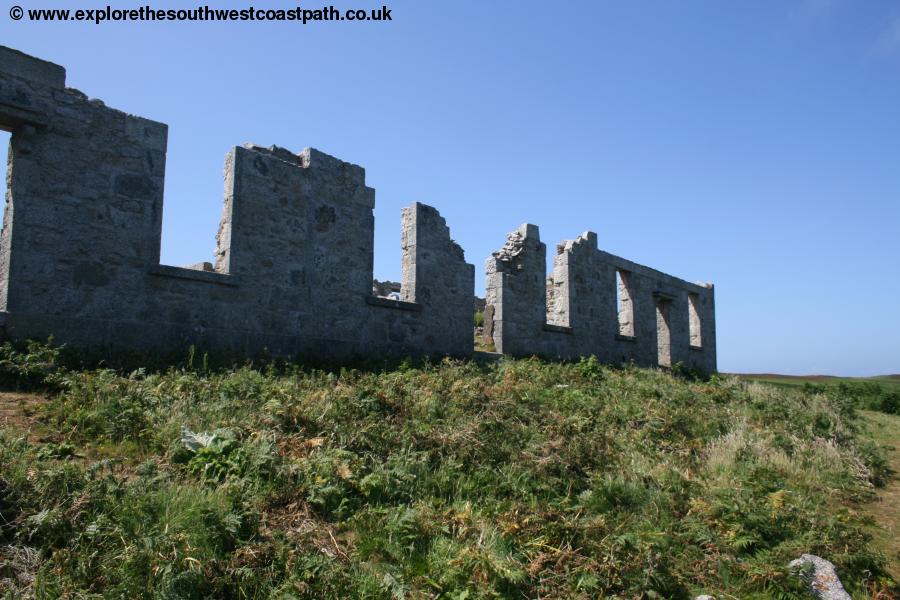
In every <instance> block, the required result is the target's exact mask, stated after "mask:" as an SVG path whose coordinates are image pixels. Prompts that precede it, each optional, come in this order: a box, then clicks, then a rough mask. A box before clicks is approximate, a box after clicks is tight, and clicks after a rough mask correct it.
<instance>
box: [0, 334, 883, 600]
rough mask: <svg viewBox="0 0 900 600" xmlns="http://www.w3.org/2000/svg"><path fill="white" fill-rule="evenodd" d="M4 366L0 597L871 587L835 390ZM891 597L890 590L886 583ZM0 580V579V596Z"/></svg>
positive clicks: (662, 592)
mask: <svg viewBox="0 0 900 600" xmlns="http://www.w3.org/2000/svg"><path fill="white" fill-rule="evenodd" d="M32 350H33V352H32V353H31V354H17V353H13V352H11V351H10V350H9V349H8V348H7V349H6V351H5V358H4V359H3V360H2V361H0V374H2V375H3V376H4V377H5V381H6V387H7V389H12V388H13V387H16V386H18V387H19V388H23V387H31V388H37V389H42V388H47V389H49V391H47V392H40V393H34V392H30V393H26V394H23V393H15V394H12V393H7V394H3V395H0V402H2V403H3V404H2V406H3V410H2V412H0V465H2V469H0V556H2V559H0V590H3V589H4V587H5V591H6V593H7V594H8V595H10V596H13V597H16V595H17V594H21V595H27V594H34V595H36V596H37V597H46V598H57V597H68V598H101V597H105V598H133V597H145V596H146V597H155V598H357V597H359V598H454V599H459V600H461V599H463V598H470V599H471V598H538V597H540V598H597V597H609V596H617V597H631V598H641V597H643V598H663V597H665V598H688V597H691V595H692V594H696V593H701V592H703V593H709V594H725V593H727V594H730V595H731V596H732V597H739V598H793V597H804V596H803V591H802V588H801V586H800V585H799V584H798V583H797V582H796V578H795V577H793V576H791V575H789V574H788V573H787V572H786V565H787V563H788V562H789V561H790V560H791V559H793V558H796V557H797V556H799V554H801V553H803V552H812V553H815V554H819V555H821V556H824V557H827V558H828V559H829V560H831V561H833V562H834V563H835V564H836V565H837V566H838V569H839V572H840V574H841V576H842V578H843V579H844V582H845V584H846V585H847V587H848V588H849V589H850V590H851V591H852V592H853V593H854V594H855V595H854V597H863V598H864V597H881V598H887V597H890V593H891V592H890V589H891V586H892V585H894V584H893V582H892V580H891V579H890V577H889V575H888V573H887V571H886V565H887V562H886V558H885V556H884V554H883V552H882V551H881V550H880V549H879V548H880V546H878V545H877V542H876V541H873V540H872V538H871V535H870V533H869V532H870V531H871V523H870V522H869V521H867V517H866V516H865V515H866V514H867V513H866V512H865V511H863V510H859V508H860V507H863V506H865V505H866V503H868V502H871V501H872V500H873V499H874V497H875V496H874V493H873V492H874V490H875V489H876V487H875V486H878V485H882V484H883V483H884V482H885V481H886V480H887V469H886V462H885V456H884V454H883V453H882V452H881V451H879V450H878V449H877V448H876V446H875V445H874V444H872V443H870V442H868V441H867V438H866V437H865V436H864V435H862V429H861V428H862V427H863V419H862V417H861V416H860V415H859V414H857V411H856V409H855V406H854V404H853V402H851V401H849V400H847V399H846V398H843V397H841V396H839V395H835V394H832V393H829V392H828V391H827V390H826V391H816V390H814V391H809V390H804V389H802V388H800V389H782V388H776V387H772V386H766V385H760V384H755V383H746V382H742V381H741V380H739V379H737V378H734V377H727V378H713V379H711V380H709V381H700V380H690V379H688V378H685V377H679V376H676V375H671V374H665V373H662V372H657V371H651V370H643V369H636V368H624V369H613V368H608V367H603V366H599V365H598V364H597V363H596V362H595V361H593V360H586V361H582V362H581V363H578V364H553V363H544V362H540V361H537V360H525V361H503V362H501V363H498V364H492V365H479V364H474V363H462V362H449V361H448V362H443V363H440V364H435V365H423V366H416V367H412V366H406V365H401V366H400V367H399V368H396V369H393V370H389V371H383V372H374V371H372V372H366V371H355V370H342V371H337V372H326V371H315V370H304V369H301V368H298V367H291V368H280V369H276V368H274V367H268V368H265V369H261V370H258V369H253V368H251V367H244V368H238V369H230V370H222V371H216V372H209V371H208V370H206V369H187V368H185V369H170V370H167V371H164V372H161V373H148V372H143V371H137V372H133V373H130V374H118V373H116V372H113V371H103V370H93V371H65V370H60V369H58V368H56V367H54V365H53V361H54V356H53V353H52V352H48V351H46V350H42V349H40V348H36V347H35V348H33V349H32ZM894 589H896V588H894ZM0 593H2V592H0Z"/></svg>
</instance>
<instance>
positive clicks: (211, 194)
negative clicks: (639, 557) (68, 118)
mask: <svg viewBox="0 0 900 600" xmlns="http://www.w3.org/2000/svg"><path fill="white" fill-rule="evenodd" d="M334 1H335V5H336V6H337V7H339V8H341V9H345V8H356V7H370V6H380V5H381V4H382V2H380V1H379V2H378V3H377V5H376V4H374V3H370V2H367V1H366V0H334ZM110 2H114V0H110ZM385 2H387V4H388V6H389V7H390V8H391V9H392V17H393V21H391V22H383V23H351V22H340V23H334V22H332V23H313V24H308V25H306V26H301V25H297V24H291V23H227V24H226V23H167V24H164V23H136V24H125V23H107V24H102V25H99V26H98V25H94V24H92V23H74V22H66V23H55V24H51V23H29V22H27V20H22V21H12V20H11V19H9V17H8V16H7V13H8V7H5V6H4V7H3V9H2V10H0V44H3V45H7V46H12V47H14V48H17V49H20V50H22V51H24V52H27V53H29V54H33V55H36V56H39V57H41V58H45V59H48V60H51V61H53V62H57V63H59V64H62V65H64V66H65V67H66V68H67V70H68V84H69V85H70V86H71V87H75V88H78V89H81V90H82V91H84V92H85V93H87V94H88V95H89V96H91V97H95V98H100V99H102V100H104V101H105V102H106V103H107V104H108V105H109V106H113V107H115V108H119V109H122V110H125V111H128V112H131V113H135V114H138V115H141V116H145V117H148V118H151V119H155V120H158V121H163V122H165V123H168V124H169V152H168V171H167V179H166V194H165V198H166V206H165V216H164V224H163V245H162V256H163V262H165V263H168V264H186V263H192V262H198V261H201V260H211V255H212V250H213V248H214V245H215V241H214V236H215V233H216V228H217V225H218V220H219V216H220V211H221V203H222V162H223V158H224V156H225V153H226V152H227V151H228V150H229V148H230V147H231V146H234V145H240V144H243V143H244V142H254V143H256V144H260V145H266V146H268V145H271V144H277V145H280V146H284V147H287V148H290V149H292V150H294V151H298V152H299V151H300V150H301V149H302V148H304V147H306V146H313V147H316V148H319V149H320V150H323V151H325V152H328V153H330V154H334V155H336V156H338V157H340V158H342V159H344V160H348V161H351V162H354V163H357V164H360V165H362V166H364V167H365V168H366V173H367V179H368V183H369V185H372V186H373V187H375V188H376V190H377V193H376V209H375V217H376V239H375V244H376V257H375V276H376V277H378V278H380V279H384V278H391V279H397V278H399V274H400V250H399V236H400V226H399V223H400V208H401V207H402V206H404V205H406V204H408V203H410V202H412V201H421V202H425V203H428V204H432V205H434V206H436V207H437V208H438V209H439V210H440V211H441V213H442V214H443V215H444V216H445V217H446V218H447V221H448V224H449V225H450V228H451V232H452V234H453V236H454V237H455V238H456V240H457V241H459V242H460V244H462V246H463V248H465V251H466V256H467V258H468V260H469V261H470V262H473V263H474V264H475V265H476V290H477V291H478V292H479V293H480V292H482V291H483V289H484V277H483V264H484V259H485V258H486V257H488V256H489V255H490V253H491V252H492V251H494V250H496V249H498V248H499V247H500V246H501V245H502V244H503V241H504V237H505V234H506V233H507V232H508V231H511V230H513V229H514V228H515V227H516V226H518V225H519V224H520V223H522V222H526V221H527V222H531V223H536V224H538V225H539V226H540V227H541V236H542V239H543V240H544V241H545V242H546V243H547V245H548V248H549V249H551V251H550V252H549V254H551V255H552V254H553V253H552V248H553V247H554V246H555V244H556V243H557V242H559V241H561V240H563V239H568V238H572V237H574V236H576V235H578V234H579V233H580V232H582V231H583V230H586V229H591V230H593V231H596V232H597V234H598V237H599V243H600V247H601V248H603V249H605V250H608V251H610V252H613V253H615V254H619V255H621V256H624V257H626V258H629V259H631V260H634V261H637V262H639V263H643V264H646V265H649V266H652V267H655V268H658V269H660V270H662V271H665V272H668V273H671V274H673V275H677V276H679V277H683V278H685V279H688V280H690V281H712V282H714V283H715V284H716V303H717V328H718V347H719V368H720V369H721V370H723V371H741V372H751V371H755V372H762V371H772V372H781V373H798V374H806V373H829V374H847V375H865V374H881V373H900V309H898V301H900V265H898V262H900V3H897V2H895V1H893V0H882V1H877V0H872V1H867V2H855V1H853V0H807V1H803V0H797V1H795V2H786V1H781V0H778V1H765V2H722V1H718V0H717V1H694V2H662V1H661V2H605V1H599V0H585V1H571V2H549V1H544V2H531V1H521V0H517V1H512V0H508V1H504V0H497V1H492V2H485V1H477V0H463V1H452V2H451V1H449V0H448V1H443V2H437V1H428V0H414V1H413V0H385ZM14 3H18V4H21V5H22V6H23V7H24V8H26V9H27V8H52V7H56V6H68V7H71V8H94V7H95V5H102V6H105V5H106V0H103V2H99V3H96V2H91V1H90V0H85V4H78V2H73V1H69V2H65V3H54V2H52V0H17V2H13V1H12V0H7V4H9V5H10V6H11V5H12V4H14ZM209 3H210V4H211V5H213V4H214V0H209ZM141 4H143V2H135V1H134V0H131V1H128V0H123V1H122V2H121V3H120V4H119V5H117V6H118V7H123V8H124V7H133V6H139V5H141ZM247 4H250V2H246V3H234V2H227V1H225V0H222V1H221V2H219V3H217V4H215V6H216V7H222V8H224V7H232V6H233V7H239V8H243V7H245V6H246V5H247ZM253 4H254V5H255V6H257V7H260V8H263V7H265V8H282V7H288V6H293V5H294V4H293V3H288V2H283V1H280V0H268V3H267V2H266V0H255V1H254V2H253ZM303 4H304V6H305V7H307V8H313V7H315V5H314V4H312V3H303ZM153 6H154V7H156V8H165V7H179V8H184V7H192V6H194V5H193V4H189V3H186V2H183V3H172V2H163V1H159V2H153ZM3 141H5V140H3ZM0 185H2V184H0ZM550 258H551V259H552V256H551V257H550Z"/></svg>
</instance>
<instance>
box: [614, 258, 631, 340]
mask: <svg viewBox="0 0 900 600" xmlns="http://www.w3.org/2000/svg"><path fill="white" fill-rule="evenodd" d="M633 298H634V295H633V294H632V290H631V273H630V272H628V271H623V270H621V269H617V270H616V312H617V313H618V315H619V335H621V336H623V337H629V338H631V337H634V300H633Z"/></svg>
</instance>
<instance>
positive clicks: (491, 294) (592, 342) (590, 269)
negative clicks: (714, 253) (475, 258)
mask: <svg viewBox="0 0 900 600" xmlns="http://www.w3.org/2000/svg"><path fill="white" fill-rule="evenodd" d="M546 252H547V248H546V246H545V245H544V244H543V243H542V242H541V240H540V233H539V230H538V228H537V226H536V225H530V224H525V225H522V226H521V227H519V229H517V230H516V231H513V232H512V233H510V234H509V235H508V236H507V240H506V243H505V244H504V245H503V247H502V248H501V249H500V250H499V251H497V252H495V253H494V255H493V256H492V257H491V258H490V259H488V261H487V263H486V265H485V271H486V277H487V279H486V285H485V288H486V300H487V308H486V310H485V332H490V336H491V339H492V340H493V342H494V343H495V345H496V348H497V351H498V352H501V353H503V354H510V355H514V356H529V355H541V356H550V357H555V358H577V357H579V356H588V355H594V356H596V357H597V358H598V359H600V360H601V361H604V362H612V363H618V362H627V361H633V362H634V363H635V364H639V365H645V366H657V365H658V366H665V367H669V366H672V365H674V364H675V363H682V364H684V365H685V366H688V367H692V368H696V369H699V370H702V371H706V372H713V371H715V370H716V341H715V308H714V306H715V299H714V295H713V287H712V286H711V285H695V284H691V283H688V282H686V281H683V280H681V279H677V278H675V277H672V276H670V275H666V274H664V273H660V272H659V271H656V270H654V269H650V268H648V267H644V266H642V265H638V264H635V263H633V262H631V261H628V260H625V259H623V258H620V257H618V256H614V255H612V254H609V253H607V252H603V251H601V250H598V249H597V235H596V234H595V233H593V232H590V231H587V232H585V233H583V234H581V235H580V236H579V237H578V238H576V239H574V240H569V241H566V242H564V243H562V244H560V245H559V246H558V247H557V249H556V258H555V260H554V266H553V273H552V274H551V275H550V276H549V277H545V269H546V267H545V265H546ZM617 274H618V277H617ZM617 294H618V299H617ZM489 315H490V319H489ZM489 321H490V322H489ZM485 337H486V338H487V333H486V336H485Z"/></svg>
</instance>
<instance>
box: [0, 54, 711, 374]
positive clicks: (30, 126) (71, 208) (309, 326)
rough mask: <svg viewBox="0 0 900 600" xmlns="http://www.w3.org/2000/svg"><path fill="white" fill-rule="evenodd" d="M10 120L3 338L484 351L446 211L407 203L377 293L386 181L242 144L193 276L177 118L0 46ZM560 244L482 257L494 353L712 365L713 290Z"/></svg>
mask: <svg viewBox="0 0 900 600" xmlns="http://www.w3.org/2000/svg"><path fill="white" fill-rule="evenodd" d="M0 129H3V130H6V131H11V132H12V136H11V142H10V147H9V154H8V162H7V171H6V178H7V188H8V189H7V194H6V210H5V215H4V221H3V230H2V233H0V327H2V329H3V334H4V335H5V336H6V338H9V339H18V340H23V339H46V338H47V337H48V336H51V335H52V336H53V337H54V339H55V340H56V341H57V342H59V343H67V344H70V345H72V346H78V347H90V348H96V349H100V350H104V351H107V352H110V353H112V352H117V351H122V350H128V351H138V352H140V351H173V350H175V351H178V350H183V349H186V348H187V347H188V346H190V345H194V346H196V347H198V348H200V349H209V350H216V351H223V352H234V353H240V354H255V353H257V352H261V351H267V352H269V353H271V354H275V355H285V356H292V355H297V354H316V355H319V356H327V357H345V356H351V355H372V356H383V355H422V354H425V355H453V356H469V355H471V354H472V352H473V345H474V344H473V329H472V328H473V308H474V307H473V301H474V279H475V273H474V267H473V266H472V265H471V264H469V263H467V262H466V260H465V255H464V252H463V249H462V248H461V247H460V246H459V245H458V244H457V243H456V242H454V241H453V239H452V238H451V236H450V230H449V228H448V226H447V223H446V222H445V220H444V218H443V217H441V215H440V213H438V211H437V210H436V209H434V208H433V207H430V206H427V205H425V204H420V203H414V204H412V205H410V206H409V207H407V208H405V209H403V211H402V214H401V223H402V234H401V240H400V243H401V249H402V264H401V270H402V281H401V285H400V291H399V297H400V298H399V300H398V299H394V298H385V297H382V296H379V295H376V294H375V293H373V277H372V275H373V273H372V268H373V256H374V216H373V209H374V206H375V190H374V189H372V188H371V187H368V186H367V185H366V177H365V171H364V170H363V169H362V168H361V167H359V166H357V165H354V164H351V163H348V162H344V161H342V160H340V159H337V158H335V157H333V156H329V155H327V154H325V153H323V152H319V151H318V150H315V149H312V148H307V149H306V150H303V151H302V152H300V153H294V152H291V151H289V150H286V149H284V148H279V147H277V146H272V147H268V148H264V147H260V146H256V145H252V144H247V145H245V146H242V147H235V148H233V149H232V150H231V151H230V152H229V153H228V155H227V156H226V159H225V185H224V204H223V210H222V218H221V222H220V226H219V230H218V233H217V235H216V239H215V250H214V260H213V261H211V262H200V263H196V264H193V265H189V266H184V267H180V266H173V265H163V264H160V237H161V227H162V211H163V195H164V184H165V166H166V164H165V163H166V144H167V136H168V131H167V127H166V125H164V124H162V123H157V122H154V121H151V120H148V119H144V118H141V117H137V116H134V115H129V114H126V113H124V112H121V111H118V110H114V109H111V108H109V107H107V106H105V105H104V104H103V102H101V101H99V100H92V99H89V98H88V97H87V96H86V95H85V94H83V93H81V92H79V91H78V90H75V89H72V88H67V87H66V86H65V70H64V69H63V68H62V67H60V66H58V65H54V64H51V63H48V62H45V61H42V60H39V59H37V58H33V57H30V56H27V55H25V54H22V53H20V52H17V51H15V50H12V49H10V48H5V47H2V46H0ZM546 252H547V249H546V246H545V245H544V243H543V242H541V240H540V234H539V231H538V228H537V227H536V226H534V225H523V226H522V227H520V228H519V229H518V230H516V231H514V232H513V233H511V234H509V236H508V238H507V242H506V244H505V245H504V246H503V248H502V249H501V250H500V251H498V252H496V253H495V254H494V255H493V256H492V257H491V258H490V259H489V260H488V261H487V264H486V269H487V288H486V296H487V297H486V300H485V307H484V312H485V326H484V335H485V336H486V338H487V341H489V342H493V343H494V344H495V345H496V348H497V350H498V351H499V352H501V353H503V354H509V355H516V356H527V355H545V356H552V357H560V358H577V357H579V356H587V355H595V356H597V357H598V358H599V359H601V360H603V361H606V362H621V361H634V362H636V363H638V364H642V365H661V366H671V365H674V364H676V363H683V364H685V365H688V366H691V367H696V368H698V369H702V370H705V371H714V370H715V366H716V347H715V306H714V295H713V288H712V285H694V284H690V283H687V282H685V281H682V280H680V279H677V278H674V277H671V276H669V275H666V274H664V273H660V272H658V271H655V270H653V269H650V268H647V267H644V266H641V265H637V264H634V263H632V262H630V261H627V260H625V259H623V258H620V257H617V256H613V255H611V254H608V253H606V252H602V251H600V250H599V249H598V248H597V236H596V234H594V233H591V232H586V233H585V234H583V235H581V236H580V237H578V238H577V239H575V240H571V241H567V242H564V243H563V244H560V245H559V246H557V248H556V255H555V258H554V263H553V270H552V273H551V274H550V276H549V277H547V275H546Z"/></svg>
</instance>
